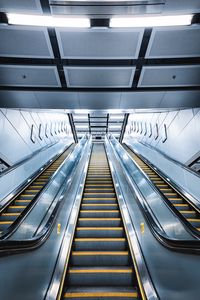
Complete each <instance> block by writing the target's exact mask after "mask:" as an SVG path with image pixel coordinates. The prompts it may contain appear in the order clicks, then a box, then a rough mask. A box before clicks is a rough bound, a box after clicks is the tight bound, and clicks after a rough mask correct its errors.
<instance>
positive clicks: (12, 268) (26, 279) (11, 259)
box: [0, 152, 88, 300]
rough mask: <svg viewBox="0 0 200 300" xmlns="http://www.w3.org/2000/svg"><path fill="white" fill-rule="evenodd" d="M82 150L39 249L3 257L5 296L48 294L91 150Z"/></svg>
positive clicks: (0, 285) (31, 299)
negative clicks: (48, 231) (51, 225)
mask: <svg viewBox="0 0 200 300" xmlns="http://www.w3.org/2000/svg"><path fill="white" fill-rule="evenodd" d="M82 154H83V156H82V159H81V161H80V162H79V164H78V166H77V168H76V171H75V174H74V176H73V177H72V178H71V180H72V181H71V185H70V186H68V189H67V191H66V193H65V195H63V200H62V203H63V205H62V207H61V209H60V210H59V213H58V215H57V220H56V222H55V225H54V228H53V230H52V232H51V234H50V237H49V239H48V240H47V241H46V243H44V244H43V245H42V246H41V247H40V248H38V249H37V250H36V251H30V252H26V253H22V254H18V255H12V256H5V257H0V268H1V270H5V272H1V273H0V289H1V297H2V299H12V298H13V295H15V296H14V297H15V299H16V300H19V299H21V300H22V299H23V300H25V299H26V300H35V299H37V300H43V299H44V298H45V295H46V293H47V291H48V288H49V283H50V280H51V278H52V275H53V273H54V268H55V264H56V262H57V257H58V254H59V251H60V247H61V245H62V242H63V237H64V235H65V229H66V226H67V224H68V222H69V217H70V212H71V209H72V207H73V203H74V200H75V197H76V194H77V191H78V188H79V187H80V185H79V183H80V181H79V179H80V177H81V175H82V172H83V171H84V166H85V162H86V160H85V159H86V157H87V155H88V152H84V153H82ZM58 224H61V228H60V234H59V233H58V232H57V225H58ZM27 270H30V271H29V272H28V271H27ZM8 287H12V288H8Z"/></svg>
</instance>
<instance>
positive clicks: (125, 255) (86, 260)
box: [70, 251, 131, 266]
mask: <svg viewBox="0 0 200 300" xmlns="http://www.w3.org/2000/svg"><path fill="white" fill-rule="evenodd" d="M130 263H131V259H130V253H129V252H128V251H72V255H71V259H70V264H71V265H73V266H128V265H130Z"/></svg>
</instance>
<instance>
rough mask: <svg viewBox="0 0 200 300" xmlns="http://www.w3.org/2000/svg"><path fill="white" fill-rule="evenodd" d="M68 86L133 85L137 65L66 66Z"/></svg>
mask: <svg viewBox="0 0 200 300" xmlns="http://www.w3.org/2000/svg"><path fill="white" fill-rule="evenodd" d="M64 72H65V77H66V81H67V85H68V87H83V88H88V87H91V88H94V87H96V88H105V87H111V88H112V87H119V88H122V87H131V85H132V82H133V76H134V73H135V67H64Z"/></svg>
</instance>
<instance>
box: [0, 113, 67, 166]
mask: <svg viewBox="0 0 200 300" xmlns="http://www.w3.org/2000/svg"><path fill="white" fill-rule="evenodd" d="M40 124H41V139H40V138H39V136H38V135H39V127H40ZM32 125H33V135H34V137H35V143H33V142H32V141H31V138H30V137H31V127H32ZM46 126H47V127H46ZM61 129H62V130H61ZM46 135H47V136H46ZM67 137H69V138H70V139H71V138H72V133H71V127H70V125H69V120H68V116H67V114H64V113H53V112H51V111H49V112H39V111H24V110H14V109H0V158H1V159H3V160H4V161H5V162H6V163H8V164H9V165H13V164H15V163H16V162H18V161H20V160H21V159H23V158H25V157H26V156H28V155H30V154H32V153H34V152H35V151H37V150H39V149H42V148H43V147H45V146H46V145H50V144H53V143H55V142H56V141H60V140H62V139H66V138H67Z"/></svg>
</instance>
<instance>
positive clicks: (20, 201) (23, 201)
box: [14, 200, 31, 205]
mask: <svg viewBox="0 0 200 300" xmlns="http://www.w3.org/2000/svg"><path fill="white" fill-rule="evenodd" d="M14 202H15V203H16V204H19V205H20V203H22V205H23V204H28V203H30V202H31V200H14Z"/></svg>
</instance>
